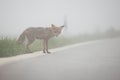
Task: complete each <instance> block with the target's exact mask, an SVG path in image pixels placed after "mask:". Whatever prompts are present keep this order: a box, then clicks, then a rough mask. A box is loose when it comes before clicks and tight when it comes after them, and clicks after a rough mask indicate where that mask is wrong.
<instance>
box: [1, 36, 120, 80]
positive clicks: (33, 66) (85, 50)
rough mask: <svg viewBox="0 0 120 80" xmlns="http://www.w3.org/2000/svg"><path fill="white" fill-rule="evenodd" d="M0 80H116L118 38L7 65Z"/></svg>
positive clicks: (119, 55)
mask: <svg viewBox="0 0 120 80" xmlns="http://www.w3.org/2000/svg"><path fill="white" fill-rule="evenodd" d="M0 80H120V38H115V39H106V40H101V41H96V42H94V43H89V44H84V45H79V46H75V47H71V48H69V49H65V50H61V51H58V52H53V53H51V54H47V55H44V56H36V57H33V58H29V59H25V60H19V61H14V62H12V63H8V64H6V65H3V66H0Z"/></svg>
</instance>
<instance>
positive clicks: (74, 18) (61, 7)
mask: <svg viewBox="0 0 120 80" xmlns="http://www.w3.org/2000/svg"><path fill="white" fill-rule="evenodd" d="M119 4H120V0H0V35H4V36H17V37H18V35H20V34H21V33H22V32H23V30H25V29H26V28H28V27H31V26H32V27H38V26H41V27H49V26H50V25H51V24H55V25H57V26H60V25H63V23H64V18H65V16H67V25H68V28H67V30H64V33H66V34H71V35H72V34H73V35H74V34H80V33H93V32H95V31H99V32H104V31H106V30H107V29H108V28H111V27H113V28H115V29H117V30H120V5H119Z"/></svg>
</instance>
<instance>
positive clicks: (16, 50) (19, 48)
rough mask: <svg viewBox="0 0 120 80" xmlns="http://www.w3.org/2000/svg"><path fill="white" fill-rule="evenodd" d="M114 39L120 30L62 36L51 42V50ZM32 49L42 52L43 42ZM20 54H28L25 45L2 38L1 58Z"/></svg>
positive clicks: (111, 29) (0, 41) (0, 40)
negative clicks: (86, 42)
mask: <svg viewBox="0 0 120 80" xmlns="http://www.w3.org/2000/svg"><path fill="white" fill-rule="evenodd" d="M114 37H120V30H115V29H114V28H110V29H108V30H107V31H105V32H95V33H93V34H79V35H76V36H72V37H65V36H60V37H58V38H52V39H50V40H49V48H57V47H62V46H66V45H71V44H74V43H80V42H85V41H91V40H99V39H106V38H114ZM30 49H31V51H32V52H35V51H40V50H42V40H36V41H35V42H34V43H33V44H32V45H31V46H30ZM20 54H26V51H25V46H24V44H22V45H18V44H17V43H16V39H13V38H8V37H3V36H0V57H9V56H15V55H20Z"/></svg>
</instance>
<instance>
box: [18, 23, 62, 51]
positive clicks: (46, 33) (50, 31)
mask: <svg viewBox="0 0 120 80" xmlns="http://www.w3.org/2000/svg"><path fill="white" fill-rule="evenodd" d="M63 27H64V25H63V26H59V27H57V26H55V25H54V24H52V25H51V27H47V28H44V27H30V28H27V29H26V30H24V31H23V33H22V34H21V35H20V37H19V38H18V40H17V43H18V44H22V43H23V42H24V41H25V38H26V39H27V44H26V48H27V51H30V49H29V46H30V44H32V43H33V42H34V40H35V39H42V40H43V47H44V48H43V53H46V52H47V53H50V52H49V51H48V40H49V39H50V38H52V37H54V36H56V37H57V36H58V35H59V34H60V33H61V31H62V29H63Z"/></svg>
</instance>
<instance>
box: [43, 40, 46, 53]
mask: <svg viewBox="0 0 120 80" xmlns="http://www.w3.org/2000/svg"><path fill="white" fill-rule="evenodd" d="M45 48H46V45H45V40H44V41H43V53H46V51H45Z"/></svg>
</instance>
